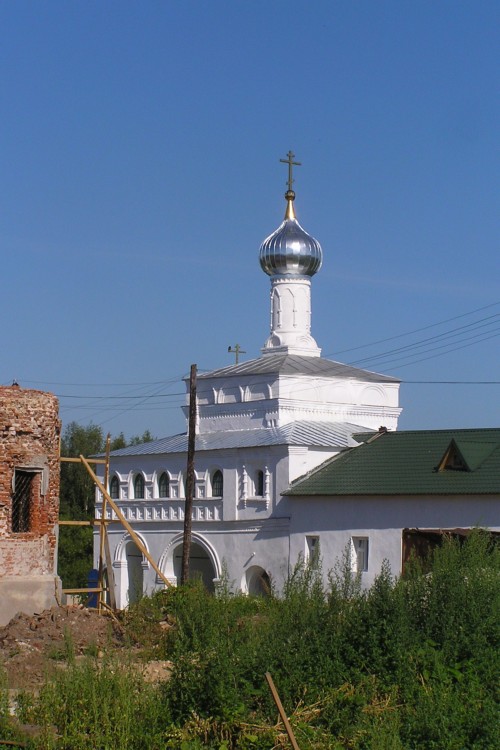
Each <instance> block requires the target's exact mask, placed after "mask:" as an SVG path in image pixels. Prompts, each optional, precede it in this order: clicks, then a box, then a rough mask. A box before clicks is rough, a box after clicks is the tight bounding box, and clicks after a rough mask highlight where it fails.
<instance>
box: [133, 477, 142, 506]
mask: <svg viewBox="0 0 500 750" xmlns="http://www.w3.org/2000/svg"><path fill="white" fill-rule="evenodd" d="M134 498H135V499H136V500H142V499H144V477H143V476H142V474H136V475H135V479H134Z"/></svg>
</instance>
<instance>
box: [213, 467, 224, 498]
mask: <svg viewBox="0 0 500 750" xmlns="http://www.w3.org/2000/svg"><path fill="white" fill-rule="evenodd" d="M223 490H224V480H223V478H222V471H219V469H217V471H214V473H213V476H212V497H222V493H223Z"/></svg>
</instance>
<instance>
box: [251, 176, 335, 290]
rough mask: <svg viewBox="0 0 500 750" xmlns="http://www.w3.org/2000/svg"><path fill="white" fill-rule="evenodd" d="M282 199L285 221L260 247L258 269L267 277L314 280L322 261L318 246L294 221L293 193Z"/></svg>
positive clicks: (295, 220) (290, 192)
mask: <svg viewBox="0 0 500 750" xmlns="http://www.w3.org/2000/svg"><path fill="white" fill-rule="evenodd" d="M285 198H286V201H287V208H286V213H285V219H284V221H283V223H282V224H281V226H280V227H278V229H277V230H276V231H275V232H273V233H272V234H271V235H269V237H267V238H266V239H265V240H264V242H263V243H262V245H261V246H260V253H259V261H260V266H261V268H262V270H263V271H264V273H267V274H268V275H269V276H277V275H279V276H314V274H315V273H317V272H318V271H319V269H320V268H321V263H322V260H323V251H322V250H321V245H320V244H319V242H318V241H317V240H315V239H314V237H312V236H311V235H310V234H308V233H307V232H306V231H305V229H302V227H301V226H300V224H299V222H298V221H297V219H296V217H295V211H294V209H293V201H294V200H295V193H294V192H293V190H287V192H286V193H285Z"/></svg>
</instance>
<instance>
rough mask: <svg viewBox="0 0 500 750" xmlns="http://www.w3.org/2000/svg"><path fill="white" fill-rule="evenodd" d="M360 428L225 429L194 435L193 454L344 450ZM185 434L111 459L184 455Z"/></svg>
mask: <svg viewBox="0 0 500 750" xmlns="http://www.w3.org/2000/svg"><path fill="white" fill-rule="evenodd" d="M359 430H360V427H359V426H357V425H352V424H348V423H344V422H337V423H336V422H333V423H332V422H306V421H299V422H292V423H290V424H287V425H284V426H283V427H267V428H261V429H257V430H225V431H220V432H211V433H208V434H206V435H197V436H196V450H197V451H214V450H225V449H230V448H255V447H258V446H266V445H311V446H321V447H329V446H332V447H336V448H339V447H340V448H345V447H347V445H349V444H352V443H350V437H351V435H352V434H353V433H354V432H359ZM186 451H187V435H186V434H185V433H182V434H180V435H173V436H172V437H166V438H161V439H160V440H152V441H151V442H149V443H141V444H140V445H131V446H129V447H128V448H121V449H120V450H117V451H113V452H112V453H111V455H112V456H150V455H158V454H163V453H185V452H186Z"/></svg>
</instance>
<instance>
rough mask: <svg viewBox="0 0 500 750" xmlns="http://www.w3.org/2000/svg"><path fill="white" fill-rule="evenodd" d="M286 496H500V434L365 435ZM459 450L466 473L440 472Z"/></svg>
mask: <svg viewBox="0 0 500 750" xmlns="http://www.w3.org/2000/svg"><path fill="white" fill-rule="evenodd" d="M354 438H355V440H358V441H361V445H359V446H358V447H356V448H349V449H347V450H344V451H342V452H341V453H340V454H337V455H336V456H334V457H333V458H330V459H329V460H328V461H325V463H323V464H321V466H318V467H317V468H316V469H314V470H312V471H311V472H309V474H307V475H305V476H304V477H300V478H299V479H297V480H296V481H295V482H293V483H292V485H291V486H290V487H289V488H288V490H286V492H284V493H283V494H285V495H289V496H292V497H303V496H312V495H422V494H426V495H427V494H436V495H455V494H457V495H460V494H465V495H470V494H491V493H493V494H498V495H500V429H477V430H418V431H417V430H415V431H407V432H404V431H403V432H387V433H378V434H376V435H375V436H374V435H373V433H371V434H370V433H363V434H358V435H354ZM448 449H450V450H454V451H455V453H456V451H457V449H458V454H459V457H460V459H461V463H462V464H463V465H464V468H463V469H458V470H457V469H452V468H443V469H442V470H441V471H438V467H439V466H440V465H441V464H442V463H443V461H444V459H445V457H446V455H447V454H448Z"/></svg>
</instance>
